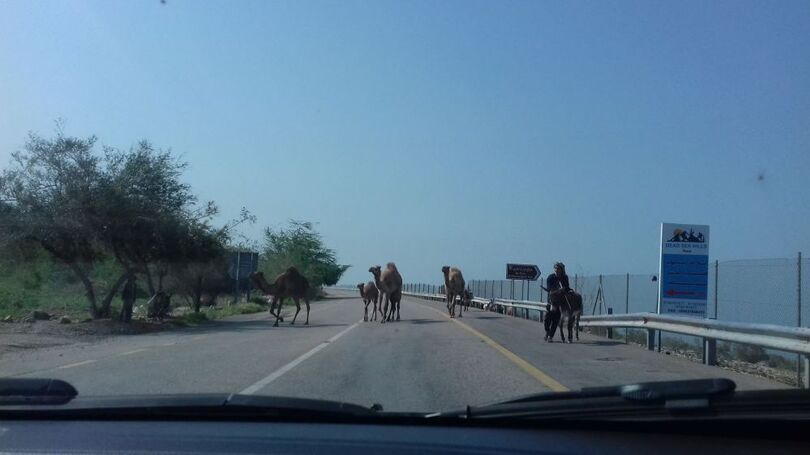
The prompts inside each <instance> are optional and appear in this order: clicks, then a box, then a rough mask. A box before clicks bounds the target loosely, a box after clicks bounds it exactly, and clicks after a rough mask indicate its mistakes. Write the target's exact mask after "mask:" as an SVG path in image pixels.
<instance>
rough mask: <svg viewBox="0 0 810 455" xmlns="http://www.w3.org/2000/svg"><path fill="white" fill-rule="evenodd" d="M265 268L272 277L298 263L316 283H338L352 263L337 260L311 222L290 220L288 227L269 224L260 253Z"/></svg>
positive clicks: (311, 283)
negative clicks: (347, 263)
mask: <svg viewBox="0 0 810 455" xmlns="http://www.w3.org/2000/svg"><path fill="white" fill-rule="evenodd" d="M261 259H262V267H261V268H262V271H264V273H265V275H267V276H270V277H273V276H276V275H278V274H279V273H282V272H283V271H284V270H286V269H287V267H290V266H295V267H296V268H297V269H298V270H299V271H300V272H301V274H302V275H304V276H305V277H307V279H308V280H309V283H310V285H311V286H313V287H320V286H332V285H334V284H337V282H338V280H340V277H341V276H342V275H343V273H344V272H345V271H346V270H347V269H348V268H349V267H350V266H348V265H340V264H338V263H337V258H336V257H335V252H334V251H333V250H331V249H329V248H326V246H324V244H323V239H322V237H321V235H320V234H319V233H318V232H316V231H315V229H314V226H313V224H312V223H310V222H304V221H295V220H292V221H290V222H289V225H288V226H287V228H282V229H278V230H274V229H271V228H266V229H265V232H264V248H263V251H262V254H261Z"/></svg>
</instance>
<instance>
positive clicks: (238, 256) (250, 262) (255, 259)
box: [228, 251, 259, 280]
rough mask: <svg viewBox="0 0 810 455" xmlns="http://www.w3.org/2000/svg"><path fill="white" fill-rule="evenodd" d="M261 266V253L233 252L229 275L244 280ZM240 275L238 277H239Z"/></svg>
mask: <svg viewBox="0 0 810 455" xmlns="http://www.w3.org/2000/svg"><path fill="white" fill-rule="evenodd" d="M258 268H259V253H253V252H250V251H238V252H235V253H231V267H230V268H229V269H228V275H230V277H231V278H233V279H235V280H236V279H239V280H243V279H245V278H247V277H248V276H249V275H250V274H251V273H253V272H255V271H256V270H258ZM237 272H238V275H237ZM237 276H238V278H237Z"/></svg>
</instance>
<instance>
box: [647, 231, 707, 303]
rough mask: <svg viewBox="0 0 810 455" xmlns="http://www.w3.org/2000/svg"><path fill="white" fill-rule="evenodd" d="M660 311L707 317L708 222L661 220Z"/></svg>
mask: <svg viewBox="0 0 810 455" xmlns="http://www.w3.org/2000/svg"><path fill="white" fill-rule="evenodd" d="M658 271H659V277H660V279H659V280H658V313H659V314H675V315H680V316H693V317H700V318H705V317H706V301H707V299H708V295H707V294H708V287H709V226H707V225H702V224H673V223H662V224H661V258H660V262H659V270H658Z"/></svg>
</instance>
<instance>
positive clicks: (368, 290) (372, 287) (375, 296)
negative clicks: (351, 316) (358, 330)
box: [357, 281, 380, 322]
mask: <svg viewBox="0 0 810 455" xmlns="http://www.w3.org/2000/svg"><path fill="white" fill-rule="evenodd" d="M357 289H359V290H360V297H362V298H363V303H364V304H365V309H364V310H363V321H366V322H368V304H369V303H371V302H374V310H373V313H372V315H371V320H372V321H376V320H377V302H378V301H379V298H380V293H379V291H377V285H376V284H374V282H373V281H369V282H368V283H366V284H363V283H359V284H358V285H357Z"/></svg>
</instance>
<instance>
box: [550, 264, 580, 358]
mask: <svg viewBox="0 0 810 455" xmlns="http://www.w3.org/2000/svg"><path fill="white" fill-rule="evenodd" d="M546 291H548V307H547V308H548V312H547V314H546V319H545V322H544V324H543V325H544V327H545V329H546V336H545V338H543V339H544V340H546V341H548V342H549V343H551V342H552V341H553V339H554V333H555V332H556V331H557V326H558V325H559V324H560V318H561V316H562V311H561V309H560V305H562V304H564V302H565V296H566V294H568V293H570V292H573V290H572V289H571V286H570V284H569V282H568V275H566V274H565V264H563V263H562V262H557V263H556V264H554V273H552V274H551V275H549V276H548V278H546ZM560 330H562V328H560Z"/></svg>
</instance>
